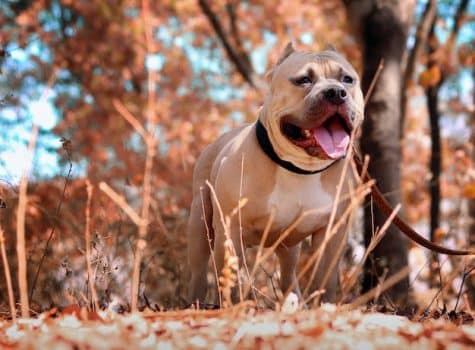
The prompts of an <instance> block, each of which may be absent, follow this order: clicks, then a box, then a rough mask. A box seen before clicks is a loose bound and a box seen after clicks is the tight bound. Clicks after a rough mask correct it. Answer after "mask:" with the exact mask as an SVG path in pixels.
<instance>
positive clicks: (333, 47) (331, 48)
mask: <svg viewBox="0 0 475 350" xmlns="http://www.w3.org/2000/svg"><path fill="white" fill-rule="evenodd" d="M325 51H333V52H336V49H335V46H333V45H332V44H327V45H326V46H325Z"/></svg>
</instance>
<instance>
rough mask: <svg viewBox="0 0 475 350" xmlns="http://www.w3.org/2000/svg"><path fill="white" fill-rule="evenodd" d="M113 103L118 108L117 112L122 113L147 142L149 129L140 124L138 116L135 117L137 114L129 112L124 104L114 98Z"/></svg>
mask: <svg viewBox="0 0 475 350" xmlns="http://www.w3.org/2000/svg"><path fill="white" fill-rule="evenodd" d="M112 104H113V105H114V107H115V109H116V110H117V112H119V113H120V115H121V116H122V117H123V118H124V119H125V120H126V121H128V122H129V124H130V125H132V127H133V128H134V129H135V131H137V133H138V134H139V135H140V136H142V138H143V139H144V141H145V142H147V140H148V139H149V137H150V136H149V135H148V133H147V131H146V130H145V128H144V127H143V126H142V124H140V122H139V121H138V119H137V118H135V116H134V115H133V114H132V113H130V112H129V110H128V109H127V108H126V107H125V106H124V104H123V103H122V102H121V101H120V100H118V99H116V98H114V99H113V100H112Z"/></svg>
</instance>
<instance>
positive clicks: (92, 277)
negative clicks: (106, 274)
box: [84, 180, 99, 311]
mask: <svg viewBox="0 0 475 350" xmlns="http://www.w3.org/2000/svg"><path fill="white" fill-rule="evenodd" d="M86 190H87V203H86V229H85V231H84V235H85V238H86V265H87V280H88V284H89V289H90V290H91V296H92V305H93V307H94V310H96V311H97V310H99V304H98V301H97V293H96V287H95V286H94V284H95V280H96V275H95V274H93V272H92V265H91V259H92V257H91V202H92V192H93V190H94V188H93V186H92V184H91V183H90V182H89V180H86Z"/></svg>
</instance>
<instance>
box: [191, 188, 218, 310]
mask: <svg viewBox="0 0 475 350" xmlns="http://www.w3.org/2000/svg"><path fill="white" fill-rule="evenodd" d="M212 214H213V208H212V205H211V200H210V190H209V188H208V186H206V185H204V186H203V187H201V189H200V194H199V195H195V196H194V198H193V202H192V203H191V209H190V218H189V220H188V227H187V239H188V263H189V266H190V270H191V281H190V286H189V291H188V296H189V301H190V302H192V303H193V302H195V301H197V300H198V301H200V302H204V300H205V298H206V292H207V287H208V281H207V271H208V262H209V258H210V255H211V251H210V247H212V246H213V240H214V231H213V227H212V224H211V222H212Z"/></svg>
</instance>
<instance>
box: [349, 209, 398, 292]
mask: <svg viewBox="0 0 475 350" xmlns="http://www.w3.org/2000/svg"><path fill="white" fill-rule="evenodd" d="M400 209H401V204H398V205H397V206H396V207H395V208H394V210H393V212H392V213H391V215H390V216H389V217H388V218H387V220H386V222H385V223H384V224H383V226H382V227H381V229H380V230H378V231H376V232H375V234H374V235H373V237H372V238H371V241H370V242H369V245H368V248H366V251H365V253H364V255H363V258H362V259H361V261H360V262H359V263H358V265H356V267H355V268H354V269H353V271H352V273H351V275H350V277H349V278H348V282H347V283H346V284H345V285H344V286H342V291H343V293H342V294H343V295H345V294H346V293H348V291H349V290H350V289H351V287H353V285H354V283H355V282H356V279H357V277H358V275H359V273H360V271H361V270H362V268H363V264H364V263H365V262H366V259H367V258H368V256H369V254H370V253H371V252H372V251H373V250H374V248H376V246H377V245H378V244H379V242H381V240H382V239H383V237H384V235H385V234H386V231H387V229H388V228H389V226H390V225H391V223H392V221H393V219H394V218H395V217H396V215H397V213H398V212H399V210H400Z"/></svg>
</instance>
